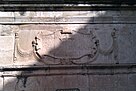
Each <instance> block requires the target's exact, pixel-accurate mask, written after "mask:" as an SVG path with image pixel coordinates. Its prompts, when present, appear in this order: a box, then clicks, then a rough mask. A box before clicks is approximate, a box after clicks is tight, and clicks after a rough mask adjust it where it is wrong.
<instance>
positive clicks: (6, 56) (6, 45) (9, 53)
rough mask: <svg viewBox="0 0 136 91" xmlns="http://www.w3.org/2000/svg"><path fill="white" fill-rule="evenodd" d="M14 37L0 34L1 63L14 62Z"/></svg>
mask: <svg viewBox="0 0 136 91" xmlns="http://www.w3.org/2000/svg"><path fill="white" fill-rule="evenodd" d="M13 53H14V37H13V36H0V63H1V65H2V64H3V65H8V64H12V63H13Z"/></svg>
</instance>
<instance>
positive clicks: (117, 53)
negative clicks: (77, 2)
mask: <svg viewBox="0 0 136 91" xmlns="http://www.w3.org/2000/svg"><path fill="white" fill-rule="evenodd" d="M3 17H5V18H3ZM6 17H7V18H6ZM126 17H129V18H126ZM135 17H136V12H135V11H99V12H98V11H85V12H83V11H77V12H75V11H74V12H68V11H66V12H1V13H0V23H4V22H5V23H6V22H11V23H15V22H16V23H17V22H22V23H26V22H29V23H30V22H37V23H38V22H46V23H48V22H49V23H56V22H63V23H66V22H67V23H111V24H26V25H0V35H1V36H0V65H3V64H6V65H8V64H13V53H14V52H15V56H16V57H17V59H16V63H15V64H17V65H28V63H29V65H34V64H35V65H38V64H39V62H38V61H37V59H35V57H34V56H29V55H27V54H29V52H30V51H31V50H32V41H33V40H35V37H36V36H38V37H39V38H40V40H38V43H39V46H38V47H39V48H41V49H40V50H39V53H40V54H41V55H44V54H51V55H53V56H56V57H78V56H80V55H84V54H87V53H89V52H91V53H93V52H94V51H92V50H91V51H90V49H91V48H92V47H93V44H94V43H93V41H92V40H91V41H90V37H88V35H83V34H84V33H85V34H86V33H89V31H93V32H94V33H95V35H96V36H97V38H98V39H99V42H100V46H101V49H102V50H105V51H107V50H108V49H109V48H110V47H111V46H112V43H113V40H112V37H111V33H112V32H113V31H115V30H116V42H117V45H116V48H115V49H114V51H113V52H112V53H110V54H108V55H104V54H105V53H99V56H98V57H97V58H96V59H95V61H94V62H92V63H91V64H95V63H136V61H135V60H136V56H135V54H136V46H135V45H136V40H135V39H136V36H135V35H136V30H135V29H136V25H135V24H112V23H119V22H123V23H134V22H136V20H135V19H136V18H135ZM13 21H14V22H13ZM58 30H63V32H71V33H72V34H70V35H69V34H61V32H60V31H58ZM75 31H76V32H75ZM13 32H16V33H18V36H17V37H18V40H19V41H18V44H19V48H20V50H22V53H24V55H20V54H19V53H18V51H17V49H16V51H14V41H15V40H14V33H13ZM77 32H78V33H77ZM79 32H80V33H79ZM91 37H92V36H91ZM15 46H16V45H15ZM15 48H17V46H16V47H15ZM79 49H80V50H79ZM34 60H35V61H34ZM31 61H34V62H31ZM44 61H46V62H48V61H49V62H48V63H58V62H56V61H58V59H57V60H54V59H52V58H46V57H45V60H44ZM50 61H52V62H50ZM61 61H62V60H61ZM80 61H82V62H83V61H86V62H87V61H89V59H87V58H83V59H80ZM66 63H67V62H66ZM41 64H42V65H44V64H43V63H41ZM103 70H104V71H103V72H107V71H109V70H106V69H103ZM117 70H118V69H116V71H117ZM120 70H121V69H120ZM134 70H135V69H134ZM85 71H86V70H85ZM91 71H92V70H91ZM93 71H94V72H96V71H98V69H97V70H93ZM99 71H100V70H99ZM59 72H60V71H59V70H55V73H59ZM63 72H66V70H65V69H64V70H62V73H63ZM69 72H80V70H72V69H71V70H70V71H69ZM82 72H84V70H82ZM88 72H90V71H88ZM120 72H121V71H120ZM122 72H123V69H122ZM22 73H23V72H22ZM29 73H31V72H29ZM48 73H52V72H50V71H49V72H48ZM60 73H61V72H60ZM1 74H3V73H1ZM9 74H12V73H9ZM2 87H3V79H2V78H0V90H1V91H56V89H63V88H79V89H80V91H135V90H136V75H134V74H120V75H70V76H66V75H61V76H56V75H54V76H41V77H28V78H16V77H5V78H4V90H3V88H2ZM15 89H16V90H15Z"/></svg>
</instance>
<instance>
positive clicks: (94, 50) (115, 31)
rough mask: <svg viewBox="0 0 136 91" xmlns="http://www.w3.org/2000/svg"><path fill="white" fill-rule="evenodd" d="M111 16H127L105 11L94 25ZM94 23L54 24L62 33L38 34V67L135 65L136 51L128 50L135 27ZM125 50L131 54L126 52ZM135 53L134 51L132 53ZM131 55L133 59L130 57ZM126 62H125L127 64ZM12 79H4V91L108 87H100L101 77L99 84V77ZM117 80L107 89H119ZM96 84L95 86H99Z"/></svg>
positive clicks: (36, 50)
mask: <svg viewBox="0 0 136 91" xmlns="http://www.w3.org/2000/svg"><path fill="white" fill-rule="evenodd" d="M122 12H123V11H122ZM132 12H133V11H131V12H130V14H131V13H132ZM123 13H124V12H123ZM118 14H119V15H118ZM111 15H113V16H123V15H122V14H121V12H119V11H114V12H110V11H109V12H105V14H103V15H99V16H98V17H94V18H93V19H94V20H93V22H96V23H97V22H101V23H106V22H109V21H110V19H109V20H105V18H99V17H105V16H110V17H112V16H111ZM124 16H125V15H124ZM126 16H129V14H128V15H127V14H126ZM95 19H96V20H95ZM100 19H101V20H100ZM106 19H108V18H106ZM119 21H120V20H119ZM91 22H92V18H90V19H89V21H88V24H67V25H66V24H60V25H54V26H55V28H56V26H57V27H59V28H58V30H57V29H55V30H56V31H52V30H51V31H50V29H49V31H50V32H51V34H50V33H48V32H45V31H41V32H40V33H38V35H37V36H36V37H35V39H34V41H33V43H32V44H33V47H34V51H35V55H36V57H37V60H38V61H37V63H34V65H37V64H39V62H41V63H43V64H44V65H80V64H81V65H83V64H99V63H125V62H126V63H127V62H128V61H129V60H130V59H131V60H132V62H134V61H133V60H134V59H135V57H134V55H133V53H134V52H135V51H134V50H133V49H132V47H131V48H130V47H129V48H128V46H133V45H134V44H135V43H136V41H135V40H134V39H135V37H134V36H135V27H136V26H135V25H133V24H128V25H126V24H112V23H111V24H108V23H106V24H91ZM89 23H90V24H89ZM43 26H44V25H43ZM54 26H52V27H54ZM79 27H80V28H79ZM47 30H48V29H47ZM128 30H129V31H128ZM130 35H131V36H130ZM41 40H42V41H41ZM124 40H125V41H124ZM120 48H121V49H120ZM124 48H125V50H127V52H126V51H124ZM133 48H134V46H133ZM134 49H135V48H134ZM132 50H133V51H134V52H132ZM121 53H123V54H121ZM126 55H127V57H126ZM128 55H129V56H130V57H128ZM124 59H125V61H123V60H124ZM128 63H130V62H128ZM32 65H33V64H32ZM25 73H35V72H29V71H25V72H21V74H25ZM11 78H12V77H11ZM11 78H8V77H5V78H4V83H5V84H4V86H3V91H56V89H63V88H79V89H80V90H81V91H91V90H93V89H95V90H94V91H96V89H101V88H103V87H104V86H103V85H102V86H101V87H99V84H96V83H98V82H99V80H101V78H98V80H97V81H95V80H94V79H95V77H93V76H91V75H90V76H89V75H73V76H72V75H58V76H55V75H54V76H40V77H16V78H17V79H16V78H15V77H13V79H14V80H12V81H9V79H11ZM111 78H112V76H111ZM106 79H107V76H105V77H103V80H102V83H101V84H104V83H106V81H107V80H106ZM114 80H115V79H114ZM114 80H113V81H111V82H112V83H111V84H110V83H109V85H108V86H109V87H108V86H107V88H111V90H112V89H113V88H116V87H119V86H116V87H115V81H114ZM92 84H95V85H96V86H94V85H92ZM96 87H97V88H96ZM128 88H129V86H128ZM102 91H108V90H102ZM133 91H134V90H133Z"/></svg>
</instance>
